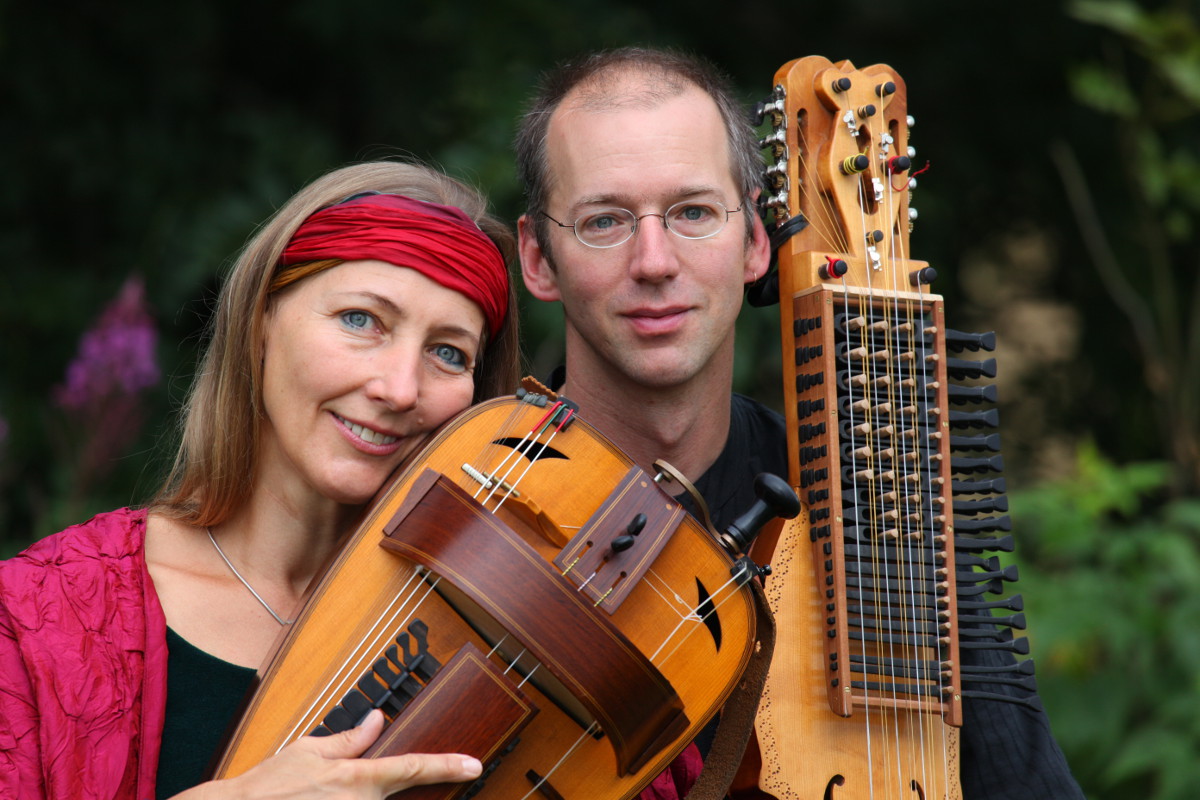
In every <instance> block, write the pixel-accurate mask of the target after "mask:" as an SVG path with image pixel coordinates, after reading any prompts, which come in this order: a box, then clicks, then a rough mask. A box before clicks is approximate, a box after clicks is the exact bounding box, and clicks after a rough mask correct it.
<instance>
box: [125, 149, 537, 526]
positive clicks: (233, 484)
mask: <svg viewBox="0 0 1200 800" xmlns="http://www.w3.org/2000/svg"><path fill="white" fill-rule="evenodd" d="M360 192H382V193H386V194H400V195H404V196H406V197H411V198H414V199H417V200H424V201H427V202H433V203H441V204H443V205H447V206H454V207H456V208H459V209H461V210H462V211H463V212H464V213H465V214H466V215H467V216H468V217H470V218H471V219H473V220H474V221H475V222H476V224H477V225H479V227H480V229H481V230H482V231H483V232H484V233H485V234H487V236H488V237H489V238H490V239H491V240H492V241H493V242H495V243H496V246H497V247H499V249H500V253H501V255H502V256H503V257H504V260H505V263H511V262H512V260H513V256H514V254H515V243H514V239H513V235H512V232H511V231H510V230H509V228H508V227H507V226H506V225H505V224H504V223H502V222H500V221H499V220H498V219H497V218H495V217H493V216H491V215H490V214H489V213H488V211H487V201H486V200H485V199H484V197H483V196H482V195H481V194H480V193H479V192H478V191H476V190H475V189H474V188H472V187H470V186H468V185H466V184H464V183H462V182H460V181H458V180H455V179H454V178H451V177H449V176H447V175H444V174H442V173H441V172H438V171H437V170H434V169H431V168H429V167H426V166H424V165H421V164H412V163H402V162H395V161H374V162H368V163H364V164H355V165H353V166H349V167H343V168H341V169H338V170H335V171H333V172H330V173H329V174H327V175H325V176H323V177H321V178H319V179H317V180H316V181H314V182H313V183H311V184H309V185H308V186H307V187H305V188H304V189H302V190H300V191H299V192H298V193H297V194H296V195H295V196H294V197H292V198H291V199H290V200H289V201H288V202H287V203H286V204H284V206H283V207H282V208H280V209H279V210H278V211H277V212H276V213H275V214H274V215H273V216H272V217H271V218H270V219H269V220H268V221H267V222H266V223H265V224H264V225H263V226H262V227H261V228H260V229H259V230H258V232H257V233H256V234H255V235H254V236H253V238H251V239H250V241H249V242H248V243H247V244H246V247H245V248H244V249H243V250H242V252H241V254H240V255H239V256H238V258H237V261H236V262H235V263H234V265H233V269H232V270H231V271H230V273H229V276H228V278H227V279H226V281H225V284H224V286H223V287H222V288H221V293H220V295H219V297H218V299H217V308H216V312H215V314H214V315H213V319H212V322H211V324H210V338H209V342H208V346H207V348H206V350H205V352H204V355H203V357H202V358H201V361H200V368H199V370H198V372H197V374H196V378H195V381H194V382H193V384H192V387H191V391H190V392H189V394H188V397H187V400H186V401H185V404H184V407H183V412H182V415H181V419H180V440H179V447H178V449H177V451H176V454H175V461H174V464H173V465H172V467H171V469H170V472H169V473H168V475H167V477H166V480H165V481H164V483H163V485H162V487H161V488H160V489H159V491H158V493H157V495H156V496H155V497H154V499H153V500H152V501H151V503H150V504H149V508H150V510H151V511H154V512H156V513H160V514H163V515H166V516H169V517H172V518H175V519H179V520H181V521H183V522H186V523H189V524H191V525H197V526H211V525H217V524H219V523H221V522H223V521H224V520H226V519H228V518H229V516H230V515H232V514H233V513H234V512H235V511H237V510H238V509H239V508H240V507H241V506H242V505H243V504H244V503H245V502H246V501H247V500H248V498H249V496H250V491H251V488H252V486H253V484H254V479H255V474H256V469H257V464H258V441H259V431H260V426H261V424H262V420H263V418H264V410H263V400H262V358H261V354H262V352H263V342H264V328H265V321H266V312H267V308H268V305H269V302H270V297H271V295H272V292H273V288H272V282H273V281H274V280H275V277H276V271H277V267H278V264H279V260H280V257H281V255H282V253H283V250H284V248H285V247H286V246H287V243H288V241H289V240H290V239H291V238H292V236H293V235H294V234H295V232H296V229H297V228H298V227H300V224H301V223H302V222H304V220H305V219H306V218H308V216H309V215H310V214H312V213H313V212H315V211H317V210H319V209H321V208H324V207H326V206H329V205H332V204H334V203H338V202H340V201H342V200H345V199H346V198H348V197H350V196H351V195H354V194H358V193H360ZM300 280H303V278H300ZM508 308H509V311H508V314H507V315H506V317H505V320H504V323H503V325H502V326H501V328H500V330H499V331H498V332H497V334H496V336H494V337H492V338H491V339H490V341H488V342H487V343H486V346H485V348H484V350H483V353H482V355H481V358H480V359H479V362H478V364H477V366H476V369H475V397H474V399H475V401H476V402H478V401H480V400H485V399H487V398H489V397H496V396H498V395H501V394H504V393H506V392H510V391H513V390H514V388H515V387H516V382H517V379H518V377H519V369H520V364H519V358H520V357H519V343H518V330H517V320H516V309H517V301H516V290H515V288H514V287H513V285H512V281H511V280H510V281H509V305H508Z"/></svg>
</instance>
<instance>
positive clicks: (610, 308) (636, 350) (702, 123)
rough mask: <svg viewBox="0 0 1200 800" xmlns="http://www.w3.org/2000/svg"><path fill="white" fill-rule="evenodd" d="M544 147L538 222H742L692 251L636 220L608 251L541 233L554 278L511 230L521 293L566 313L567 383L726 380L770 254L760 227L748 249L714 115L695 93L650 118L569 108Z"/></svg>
mask: <svg viewBox="0 0 1200 800" xmlns="http://www.w3.org/2000/svg"><path fill="white" fill-rule="evenodd" d="M547 136H548V139H547V152H548V157H549V168H550V176H551V186H550V192H549V204H548V208H547V209H546V211H547V213H548V214H550V215H551V216H552V217H554V218H555V219H557V220H558V221H560V222H563V223H566V224H568V225H569V224H572V223H574V222H575V220H576V219H578V218H579V217H580V216H582V215H584V214H588V213H593V212H595V211H599V210H601V209H605V208H625V209H628V210H630V211H632V212H633V213H634V214H635V215H637V216H641V215H643V214H662V213H663V212H665V211H666V210H667V208H669V207H670V206H672V205H674V204H676V203H679V202H680V201H685V200H694V201H697V202H700V201H713V200H715V201H717V202H719V203H721V204H723V205H724V206H725V207H726V208H727V209H729V210H731V211H732V210H733V209H736V208H739V207H740V208H742V209H743V210H742V211H740V212H738V213H735V214H732V215H731V216H730V217H729V221H728V223H727V224H726V225H725V227H724V228H723V229H722V230H721V231H720V233H718V234H717V235H715V236H712V237H710V238H708V239H696V240H690V239H684V238H681V237H679V236H676V235H675V234H674V233H671V232H670V231H668V230H667V229H666V228H665V227H664V226H663V222H662V219H661V218H660V217H646V218H644V219H642V220H641V221H640V222H639V223H638V227H637V233H636V234H635V235H634V237H633V238H632V239H630V240H629V241H627V242H625V243H624V244H621V245H618V246H616V247H613V248H609V249H596V248H592V247H588V246H586V245H584V244H583V243H581V242H580V241H579V240H578V239H576V237H575V235H574V233H573V232H572V231H571V230H570V229H568V228H559V227H558V226H557V225H555V224H554V223H552V222H549V223H547V224H548V235H549V236H550V237H551V238H552V241H553V245H552V252H553V256H554V263H553V265H551V264H550V263H549V262H548V260H547V259H546V258H545V255H544V254H543V252H542V250H541V248H540V247H539V246H538V244H537V242H536V241H535V239H534V236H533V220H529V219H522V221H521V225H520V234H521V263H522V271H523V273H524V277H525V283H526V285H527V286H528V287H529V290H530V292H531V293H532V294H533V295H534V296H535V297H537V298H538V299H541V300H548V301H553V300H561V301H562V304H563V308H564V315H565V319H566V337H567V353H568V358H569V364H568V380H569V381H570V382H571V383H572V384H576V383H578V382H580V381H581V380H588V381H589V382H595V381H598V380H604V381H608V382H610V383H615V384H625V385H629V384H632V385H634V386H638V387H645V388H672V387H682V386H685V385H686V384H688V382H690V381H693V380H697V379H702V378H704V377H709V376H718V377H719V376H721V375H724V374H726V373H727V371H728V369H729V368H730V365H731V364H732V359H733V326H734V322H735V320H736V318H737V314H738V311H739V309H740V307H741V300H742V286H743V284H744V283H745V282H747V281H751V280H753V279H754V278H756V277H757V276H758V275H761V274H762V272H763V271H765V270H766V267H767V261H768V252H767V244H766V237H765V234H764V233H763V230H762V226H761V224H760V223H759V222H758V220H757V218H754V219H753V222H754V232H755V233H754V238H753V240H752V241H750V242H748V241H747V238H746V222H747V221H746V219H745V217H744V215H747V214H749V215H754V209H753V206H751V205H748V204H747V200H746V198H744V197H740V196H739V194H738V188H737V185H736V184H735V182H734V180H733V175H732V172H731V169H730V163H729V147H728V143H727V139H726V135H725V129H724V126H723V124H722V121H721V116H720V113H719V112H718V110H717V107H716V104H715V103H713V101H712V100H711V99H710V98H709V97H708V96H707V95H706V94H704V93H703V92H702V91H701V90H699V89H696V88H694V87H692V88H689V89H687V90H686V91H685V92H683V93H682V94H679V95H677V96H675V97H672V98H670V99H668V100H666V101H664V102H662V103H659V104H658V105H656V106H654V107H652V108H639V107H624V108H618V109H608V110H584V109H581V108H579V107H577V106H576V105H575V104H574V103H573V102H572V97H571V96H570V95H568V97H567V98H566V100H565V101H564V102H563V104H562V106H560V107H559V109H558V110H557V111H556V112H555V114H554V116H553V118H552V119H551V121H550V126H549V130H548V132H547ZM723 380H725V381H727V380H728V378H727V377H726V378H724V379H723Z"/></svg>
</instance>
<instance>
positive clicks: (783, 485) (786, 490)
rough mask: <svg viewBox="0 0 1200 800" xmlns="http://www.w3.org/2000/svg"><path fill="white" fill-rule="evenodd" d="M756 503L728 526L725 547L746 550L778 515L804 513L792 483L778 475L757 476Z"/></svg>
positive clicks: (755, 485)
mask: <svg viewBox="0 0 1200 800" xmlns="http://www.w3.org/2000/svg"><path fill="white" fill-rule="evenodd" d="M754 493H755V494H756V495H758V499H757V500H755V501H754V505H752V506H750V509H749V510H748V511H746V513H744V514H742V515H741V516H740V517H738V518H737V519H735V520H734V521H733V523H732V524H731V525H730V526H729V527H728V528H726V529H725V534H724V536H723V537H722V539H724V541H725V546H726V547H727V548H729V549H730V550H732V551H733V552H736V553H741V552H745V550H746V548H747V547H749V546H750V542H752V541H754V537H755V536H757V535H758V532H759V531H760V530H761V529H762V526H763V525H766V524H767V522H768V521H770V520H771V519H772V518H774V517H783V518H784V519H792V518H793V517H795V516H796V515H797V514H799V513H800V498H798V497H796V493H795V492H793V491H792V487H791V486H789V485H788V482H787V481H785V480H784V479H783V478H781V477H779V476H778V475H772V474H771V473H769V472H763V473H760V474H759V475H758V477H757V478H755V479H754Z"/></svg>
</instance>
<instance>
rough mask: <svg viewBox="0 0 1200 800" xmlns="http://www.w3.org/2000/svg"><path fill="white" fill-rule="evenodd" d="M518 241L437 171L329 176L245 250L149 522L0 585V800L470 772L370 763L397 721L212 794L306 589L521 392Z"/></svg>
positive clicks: (23, 558) (382, 788)
mask: <svg viewBox="0 0 1200 800" xmlns="http://www.w3.org/2000/svg"><path fill="white" fill-rule="evenodd" d="M511 253H512V238H511V234H510V233H509V231H508V230H507V229H506V228H505V227H504V226H503V225H502V224H500V223H499V222H497V221H496V220H494V219H492V218H491V217H489V216H488V215H487V214H486V211H485V203H484V201H483V199H482V198H481V197H480V196H479V195H478V194H477V193H475V192H474V191H473V190H471V189H469V188H468V187H466V186H464V185H462V184H460V183H458V182H457V181H454V180H452V179H450V178H447V177H445V176H443V175H441V174H439V173H436V172H434V171H432V170H429V169H426V168H424V167H420V166H414V165H409V164H399V163H391V162H379V163H370V164H362V165H357V166H352V167H347V168H344V169H341V170H338V171H336V172H333V173H331V174H329V175H327V176H325V177H323V178H321V179H319V180H318V181H316V182H315V183H313V184H312V185H311V186H309V187H307V188H306V189H304V190H303V191H301V192H300V193H299V194H297V195H296V196H295V197H293V198H292V199H291V200H290V201H289V202H288V203H287V204H286V205H285V206H284V207H283V208H282V209H281V210H280V211H279V212H278V213H277V214H276V215H275V216H274V217H273V218H272V219H271V220H270V221H269V222H268V223H267V224H266V225H265V226H264V227H263V228H262V229H261V230H260V231H259V232H258V233H257V235H255V236H254V238H253V239H252V240H251V241H250V242H249V244H248V245H247V247H246V248H245V250H244V251H243V253H242V254H241V256H240V258H239V259H238V261H237V262H236V264H235V265H234V268H233V270H232V273H231V274H230V276H229V279H228V281H227V282H226V284H225V286H224V288H223V290H222V292H221V296H220V299H219V305H218V308H217V312H216V315H215V318H214V320H213V325H212V337H211V340H210V343H209V345H208V348H207V351H206V354H205V356H204V359H203V362H202V364H201V368H200V371H199V373H198V375H197V378H196V381H195V384H194V386H193V388H192V392H191V395H190V397H189V399H188V402H187V405H186V407H185V409H184V415H183V425H182V439H181V444H180V447H179V450H178V453H177V455H176V459H175V463H174V466H173V468H172V470H171V472H170V475H169V476H168V478H167V480H166V482H165V484H164V486H163V488H162V489H161V490H160V491H159V493H158V495H157V496H156V497H155V499H154V500H153V501H152V502H151V503H150V504H149V506H148V507H147V508H146V509H136V510H132V509H122V510H119V511H114V512H110V513H108V514H101V515H98V516H97V517H95V518H93V519H92V520H90V521H89V522H87V523H84V524H83V525H79V526H75V527H73V528H70V529H68V530H66V531H64V532H62V533H60V534H58V535H56V536H52V537H49V538H48V539H45V540H43V541H41V542H38V543H37V544H35V545H34V546H33V547H31V548H30V549H29V550H27V551H26V552H25V553H23V554H21V555H20V556H18V557H16V558H14V559H12V560H11V561H9V562H4V563H2V564H0V796H3V797H19V798H72V799H74V798H93V797H95V798H130V799H131V800H134V799H135V798H136V800H145V798H149V797H151V796H153V795H155V786H156V784H157V787H158V788H157V796H158V797H169V796H172V795H176V793H178V792H182V794H178V795H177V796H178V797H180V798H181V800H182V798H207V797H212V798H218V797H221V798H223V797H230V798H232V797H238V798H242V797H247V798H249V797H276V796H279V797H289V798H304V797H309V796H314V797H315V796H318V795H319V796H321V797H356V798H357V797H363V798H368V797H369V798H380V797H386V796H388V795H389V794H391V793H393V792H396V791H399V790H400V789H403V788H406V787H408V786H412V785H417V784H422V783H434V782H444V781H463V780H470V779H472V778H474V777H476V776H477V775H478V774H479V769H480V767H479V763H478V762H477V761H475V760H474V759H470V758H467V757H465V756H454V755H442V756H431V755H405V756H397V757H393V758H386V759H376V760H363V759H356V758H355V756H357V755H359V754H360V753H362V752H363V751H364V750H365V749H366V747H367V746H368V745H369V744H370V743H371V742H372V741H373V740H374V739H375V738H376V736H378V734H379V732H380V730H381V728H382V725H383V720H382V717H381V715H380V714H379V713H378V712H375V713H374V714H373V715H372V716H369V717H368V718H367V720H366V721H365V722H364V723H363V724H362V725H361V726H360V727H359V728H356V729H354V730H351V731H347V732H345V733H342V734H338V735H336V736H333V737H327V738H324V739H316V738H306V739H302V740H300V741H298V742H295V743H293V744H292V745H290V746H289V747H287V748H285V749H284V750H283V751H282V752H281V753H280V754H279V755H277V756H275V757H273V758H271V759H268V760H267V761H265V762H263V763H262V764H261V765H259V766H258V767H256V768H254V769H252V770H250V771H249V772H247V773H245V774H244V775H241V776H239V777H237V778H233V779H229V780H224V781H215V782H209V783H204V784H201V785H196V784H197V783H198V782H199V781H200V780H201V778H202V775H203V773H204V770H205V767H206V765H207V764H208V763H209V761H210V759H211V757H212V756H213V755H214V754H215V752H216V751H217V750H218V749H219V744H220V737H221V735H222V733H223V732H224V730H225V729H226V727H227V725H228V723H229V722H230V720H231V719H232V718H233V716H234V715H235V714H236V711H237V707H238V703H239V701H240V699H241V697H242V696H243V694H244V692H245V690H246V689H247V688H248V687H249V686H250V683H251V679H252V677H253V674H254V670H255V668H257V667H258V666H260V665H261V664H262V663H263V662H264V660H265V659H266V657H267V655H268V653H269V652H270V650H271V648H272V645H273V643H274V642H275V640H276V638H277V637H278V636H279V635H280V633H281V631H284V630H286V626H287V625H289V624H290V620H292V619H293V618H294V617H295V615H296V613H297V611H298V606H299V604H300V598H301V595H302V594H303V592H304V590H305V587H307V585H308V584H309V582H310V581H311V579H312V578H313V576H314V575H315V574H316V572H317V570H318V568H319V566H320V565H321V564H322V563H323V562H324V560H325V559H326V557H327V556H329V555H330V553H331V552H332V551H333V550H334V549H335V548H336V547H337V546H338V540H339V538H340V537H341V536H342V535H343V534H344V533H346V532H347V531H348V530H350V529H351V528H352V527H353V524H354V522H355V520H356V519H357V518H358V516H359V515H360V513H361V512H362V510H363V507H364V505H365V504H366V503H368V502H369V501H370V499H371V498H372V497H373V496H374V495H375V493H376V491H377V490H378V489H379V488H380V486H381V484H382V483H383V481H384V480H385V479H386V478H387V476H388V475H389V474H390V473H391V472H392V471H393V470H394V469H395V468H396V466H397V465H398V464H399V463H400V462H401V461H402V460H403V459H404V458H405V456H407V455H408V454H410V453H411V452H413V451H414V450H415V449H416V448H417V447H418V446H419V445H420V444H421V443H422V441H423V440H424V439H425V437H426V435H427V434H428V433H429V432H430V431H431V430H433V429H434V428H435V427H437V426H438V425H440V424H441V423H442V422H444V421H446V420H447V419H449V418H450V417H451V416H453V415H454V414H456V413H457V412H459V411H461V410H462V409H464V408H466V407H467V406H468V405H469V404H470V403H471V402H473V401H475V400H480V399H484V398H487V397H491V396H495V395H497V394H500V393H503V392H505V391H511V389H512V388H513V386H514V385H515V382H516V378H517V368H518V365H517V330H516V322H515V303H514V295H513V289H512V287H511V285H510V283H509V280H508V274H507V270H506V266H505V264H506V259H507V257H509V256H510V255H511Z"/></svg>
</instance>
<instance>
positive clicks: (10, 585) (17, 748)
mask: <svg viewBox="0 0 1200 800" xmlns="http://www.w3.org/2000/svg"><path fill="white" fill-rule="evenodd" d="M145 537H146V513H145V511H133V510H130V509H121V510H118V511H112V512H109V513H106V514H99V515H97V516H96V517H94V518H92V519H91V520H89V521H88V522H85V523H84V524H82V525H76V526H73V527H71V528H67V529H66V530H65V531H62V532H61V533H58V534H55V535H54V536H50V537H48V538H46V539H43V540H42V541H40V542H37V543H36V544H34V545H33V546H32V547H30V548H29V549H28V550H26V551H25V552H24V553H22V554H21V555H19V556H17V557H16V558H13V559H11V560H9V561H5V562H0V797H4V798H14V800H152V798H153V797H154V780H155V772H156V770H157V768H158V749H159V740H160V738H161V736H162V725H163V716H164V711H165V708H166V690H167V681H166V678H167V669H166V667H167V647H166V621H165V619H164V618H163V612H162V608H161V607H160V606H159V603H158V596H157V595H156V594H155V593H154V587H153V585H152V584H151V581H150V574H149V572H147V570H146V561H145V557H144V554H143V545H144V543H145Z"/></svg>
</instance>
